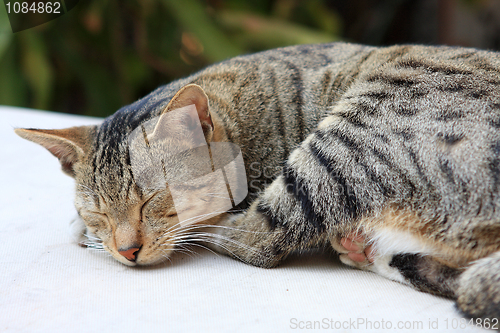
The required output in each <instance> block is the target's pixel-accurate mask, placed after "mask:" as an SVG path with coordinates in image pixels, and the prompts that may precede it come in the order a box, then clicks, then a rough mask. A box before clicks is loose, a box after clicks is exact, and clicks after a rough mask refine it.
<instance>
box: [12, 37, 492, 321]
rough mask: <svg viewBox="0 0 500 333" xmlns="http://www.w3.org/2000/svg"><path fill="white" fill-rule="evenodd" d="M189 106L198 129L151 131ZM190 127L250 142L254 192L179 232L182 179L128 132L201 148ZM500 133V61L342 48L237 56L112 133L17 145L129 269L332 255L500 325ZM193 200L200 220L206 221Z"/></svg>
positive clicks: (183, 170) (148, 105) (107, 127)
mask: <svg viewBox="0 0 500 333" xmlns="http://www.w3.org/2000/svg"><path fill="white" fill-rule="evenodd" d="M190 106H191V107H192V106H194V107H195V109H193V110H196V112H197V114H198V117H197V118H198V119H193V118H192V117H187V118H186V117H184V118H182V117H180V118H179V119H177V118H175V117H171V120H170V121H160V120H158V121H156V122H154V120H155V119H158V117H160V116H162V115H168V114H169V112H173V111H174V110H178V109H182V108H187V107H190ZM194 118H196V117H194ZM151 121H153V125H151V126H150V128H149V130H146V127H144V126H143V124H145V123H148V124H150V123H151ZM193 121H194V124H195V125H196V124H199V126H200V127H201V129H202V132H200V133H202V134H201V135H202V136H203V138H204V140H205V141H206V143H207V144H208V147H209V148H210V146H211V145H213V144H215V143H220V142H231V143H234V144H236V145H237V146H239V148H240V149H241V153H242V156H243V161H244V166H245V170H246V173H247V183H248V196H247V197H246V199H245V200H244V201H243V202H242V203H240V204H239V205H238V206H237V207H235V208H233V209H232V211H231V212H230V213H223V214H221V212H220V211H217V212H216V214H199V215H198V218H196V216H195V218H192V219H190V220H189V221H187V222H186V221H184V223H181V222H180V219H179V214H178V211H177V210H176V208H175V205H174V201H173V200H174V199H173V196H174V194H173V192H172V190H171V189H169V185H168V184H167V185H165V186H145V185H144V184H143V183H140V182H139V181H138V178H140V177H139V176H138V175H137V174H134V170H133V169H134V168H133V166H132V164H133V163H132V162H131V148H130V147H131V141H130V136H131V134H132V133H133V131H134V130H140V131H141V132H139V133H142V134H140V135H139V137H140V136H141V135H143V140H145V142H146V143H147V144H148V145H149V140H150V139H151V138H153V137H155V135H156V134H155V133H161V132H162V131H166V129H165V128H163V127H164V126H166V127H168V128H169V129H175V133H176V134H175V135H171V137H170V139H169V141H168V142H169V143H168V144H169V145H172V146H175V147H179V146H182V147H184V146H186V147H192V145H190V143H188V142H187V141H189V139H188V137H189V135H186V133H189V131H190V129H191V128H192V127H193V126H192V125H193ZM141 126H142V127H141ZM148 126H149V125H148ZM499 127H500V54H498V53H493V52H486V51H479V50H474V49H465V48H452V47H424V46H394V47H387V48H375V47H367V46H360V45H352V44H343V43H334V44H324V45H308V46H295V47H287V48H282V49H277V50H271V51H267V52H262V53H258V54H254V55H248V56H241V57H237V58H234V59H230V60H227V61H225V62H222V63H219V64H216V65H213V66H211V67H208V68H207V69H205V70H203V71H201V72H199V73H196V74H194V75H192V76H190V77H188V78H185V79H181V80H178V81H175V82H172V83H171V84H169V85H166V86H163V87H160V88H158V89H157V90H155V91H153V92H152V93H151V94H149V95H148V96H146V97H144V98H142V99H141V100H139V101H137V102H135V103H133V104H131V105H129V106H126V107H124V108H122V109H120V110H118V111H117V112H116V113H115V114H114V115H112V116H110V117H109V118H106V119H105V120H104V122H103V123H102V124H101V125H100V126H83V127H73V128H68V129H62V130H38V129H16V133H17V134H19V135H20V136H22V137H23V138H26V139H28V140H31V141H34V142H36V143H39V144H41V145H42V146H44V147H45V148H47V149H48V150H49V151H50V152H51V153H52V154H54V155H55V156H56V157H57V158H59V160H60V162H61V165H62V169H63V171H64V172H66V173H67V174H69V175H71V176H72V177H74V178H75V181H76V200H75V205H76V208H77V210H78V213H79V216H80V217H81V220H82V221H83V222H84V223H85V228H86V229H87V232H88V233H89V234H92V235H94V236H95V237H96V239H98V241H96V242H90V243H89V244H91V246H102V247H104V248H105V249H106V250H107V251H109V252H110V253H111V254H112V255H113V257H114V258H116V259H117V260H118V261H120V262H122V263H124V264H127V265H136V264H137V265H150V264H156V263H158V262H161V261H163V260H165V258H168V257H169V256H170V255H171V252H172V251H175V249H181V250H182V247H183V246H184V245H185V244H187V243H191V242H202V243H208V244H209V245H210V246H211V247H212V248H215V249H216V250H217V251H219V252H222V253H225V254H228V255H230V256H233V257H235V258H238V259H240V260H242V261H244V262H247V263H250V264H253V265H257V266H261V267H272V266H275V265H277V264H278V263H279V262H280V261H281V260H283V259H284V258H285V257H286V256H287V255H288V254H289V253H291V252H296V251H299V252H300V251H301V250H306V249H310V248H315V247H321V246H325V245H328V244H331V246H332V247H333V248H334V249H335V250H336V251H337V252H339V253H340V254H341V260H342V261H343V262H344V263H346V264H348V265H352V266H355V267H358V268H361V269H366V270H371V271H374V272H376V273H378V274H381V275H383V276H385V277H388V278H390V279H393V280H396V281H400V282H403V283H406V284H409V285H412V286H414V287H415V288H417V289H419V290H423V291H427V292H431V293H434V294H438V295H444V296H448V297H452V298H454V299H456V300H457V304H458V307H459V309H460V310H461V311H463V312H464V313H465V314H467V315H468V316H473V317H483V318H493V317H496V318H499V317H500V163H499V162H500V132H499ZM148 131H149V132H148ZM148 147H149V146H148ZM162 147H163V149H166V150H168V149H169V148H168V147H169V146H168V145H167V144H164V145H163V146H162ZM144 151H146V150H144ZM143 154H144V155H140V154H139V157H140V156H144V160H148V158H152V157H151V156H153V155H154V154H150V155H151V156H149V155H148V156H149V157H148V156H146V155H147V153H143ZM136 155H137V154H136ZM190 156H191V157H192V156H196V155H190ZM134 159H135V160H137V156H136V157H135V158H134ZM139 160H141V159H140V158H139ZM148 161H149V160H148ZM186 161H187V160H186V159H182V158H180V159H176V158H172V159H171V160H170V162H169V163H170V164H169V165H170V167H169V168H165V167H163V169H162V170H163V171H162V173H163V176H165V177H167V178H168V177H170V178H168V179H175V178H176V177H179V178H183V177H186V176H187V177H189V175H190V174H189V172H190V170H192V169H193V168H195V169H196V168H197V167H196V165H197V163H196V162H193V159H191V160H190V161H191V162H190V163H188V162H186ZM212 161H213V159H212ZM211 166H212V169H211V170H212V171H215V168H214V164H213V162H212V164H211ZM147 167H148V166H147V163H146V165H145V166H144V168H147ZM269 170H271V171H273V170H274V172H269ZM150 173H151V172H150ZM172 173H174V175H172ZM167 178H166V179H167ZM229 181H230V179H229ZM226 183H227V182H226ZM197 191H198V192H199V193H198V192H197ZM200 191H201V192H202V190H200V189H199V188H198V187H194V190H193V191H192V192H190V193H191V194H189V195H193V196H200V195H204V194H200V193H201V192H200ZM205 192H206V191H205ZM205 192H203V193H205ZM186 193H187V192H186ZM212 194H213V193H212ZM189 195H186V196H188V198H185V199H186V200H185V205H186V207H188V210H189V209H192V210H196V209H201V208H203V207H201V208H200V207H198V206H197V205H195V204H193V202H195V201H194V200H191V198H190V197H189ZM214 196H216V195H206V197H205V199H204V200H203V201H204V202H206V205H207V207H210V206H211V205H213V200H215V199H213V197H214ZM198 202H199V201H198ZM235 204H236V203H235ZM202 206H203V205H202ZM201 211H203V209H202V210H201ZM99 244H102V245H99ZM497 320H498V319H497Z"/></svg>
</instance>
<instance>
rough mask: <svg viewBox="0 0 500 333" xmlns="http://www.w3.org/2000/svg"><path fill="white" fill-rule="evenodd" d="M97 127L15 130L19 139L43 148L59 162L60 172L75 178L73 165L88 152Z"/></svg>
mask: <svg viewBox="0 0 500 333" xmlns="http://www.w3.org/2000/svg"><path fill="white" fill-rule="evenodd" d="M96 128H97V126H79V127H70V128H65V129H57V130H44V129H34V128H16V129H15V130H14V131H15V132H16V134H17V135H19V136H20V137H22V138H24V139H26V140H30V141H33V142H35V143H38V144H39V145H41V146H43V147H45V148H46V149H47V150H48V151H50V152H51V153H52V155H54V156H55V157H57V158H58V159H59V162H61V167H62V170H63V171H64V172H65V173H66V174H68V175H70V176H71V177H75V171H74V169H73V167H74V164H75V163H77V162H78V161H79V160H81V159H83V158H84V156H85V155H86V154H87V153H88V152H89V150H90V144H91V142H92V140H93V137H94V135H95V132H96Z"/></svg>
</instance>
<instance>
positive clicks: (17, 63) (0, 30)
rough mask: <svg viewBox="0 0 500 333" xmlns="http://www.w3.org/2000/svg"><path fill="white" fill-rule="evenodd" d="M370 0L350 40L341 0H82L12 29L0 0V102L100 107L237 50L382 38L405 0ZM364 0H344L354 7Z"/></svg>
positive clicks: (105, 110)
mask: <svg viewBox="0 0 500 333" xmlns="http://www.w3.org/2000/svg"><path fill="white" fill-rule="evenodd" d="M348 2H349V1H345V3H348ZM376 2H377V3H378V7H377V8H382V9H383V15H379V16H377V17H378V18H379V20H378V21H377V22H378V23H377V24H376V25H375V28H370V29H368V33H367V34H365V35H366V36H368V37H367V38H364V39H363V38H358V39H357V40H356V38H354V39H353V38H352V37H351V38H349V36H348V34H346V33H345V27H346V26H347V24H346V21H348V20H349V19H348V18H347V19H346V18H344V17H342V15H341V14H340V13H339V11H338V10H337V9H336V8H339V5H338V3H342V1H327V0H307V1H301V0H273V1H265V0H253V1H246V0H227V1H224V0H210V1H209V0H207V1H204V0H87V1H84V0H81V1H80V2H79V4H78V5H77V6H76V7H75V8H74V9H73V10H71V11H70V12H68V13H67V14H65V15H63V16H62V17H60V18H57V19H55V20H53V21H50V22H48V23H45V24H43V25H40V26H38V27H35V28H32V29H28V30H24V31H21V32H18V33H16V34H13V33H12V32H11V31H10V26H9V22H8V18H7V14H6V11H5V7H4V6H3V5H2V4H0V104H4V105H14V106H22V107H30V108H36V109H42V110H53V111H62V112H69V113H77V114H85V115H92V116H107V115H109V114H112V113H113V112H114V111H116V110H117V109H118V108H120V107H121V106H123V105H126V104H129V103H131V102H133V101H134V100H136V99H138V98H140V97H141V96H144V95H145V94H147V93H148V92H150V91H151V90H153V89H154V88H156V87H157V86H159V85H161V84H165V83H168V82H170V81H171V80H174V79H176V78H179V77H183V76H186V75H189V74H190V73H193V72H195V71H197V70H199V69H200V68H202V67H204V66H206V65H208V64H210V63H213V62H217V61H221V60H224V59H226V58H229V57H232V56H235V55H238V54H244V53H250V52H255V51H259V50H264V49H269V48H274V47H279V46H286V45H292V44H301V43H322V42H331V41H337V40H340V39H344V40H346V39H349V40H353V41H360V42H364V43H370V44H379V43H383V42H384V39H383V38H384V36H386V35H387V29H389V27H390V25H391V22H393V21H394V17H395V15H396V12H397V10H398V8H399V7H400V6H402V5H403V4H405V3H408V1H405V0H390V1H389V0H388V1H376ZM467 2H468V3H472V4H474V3H475V1H471V0H468V1H467ZM335 3H337V6H336V5H335ZM364 3H367V1H363V0H357V1H351V4H354V5H357V6H358V7H357V8H358V9H356V10H357V11H358V12H360V13H364V11H365V9H364V8H368V7H367V5H364ZM381 5H382V7H380V6H381ZM343 6H344V7H345V4H344V5H343ZM384 6H385V7H384ZM340 7H342V6H340ZM344 9H345V8H344ZM351 11H352V10H351ZM344 12H346V10H344ZM366 13H368V14H369V13H370V11H369V9H366ZM366 13H365V14H366ZM370 17H373V15H371V16H370V15H368V16H367V18H368V19H369V18H370ZM356 22H361V23H363V17H362V16H361V18H360V19H358V20H357V21H356ZM357 24H358V25H359V23H357ZM352 26H353V25H352V24H351V25H350V27H351V31H352V29H353V28H352ZM354 26H356V24H354ZM389 41H390V40H389ZM385 42H388V41H387V40H386V41H385Z"/></svg>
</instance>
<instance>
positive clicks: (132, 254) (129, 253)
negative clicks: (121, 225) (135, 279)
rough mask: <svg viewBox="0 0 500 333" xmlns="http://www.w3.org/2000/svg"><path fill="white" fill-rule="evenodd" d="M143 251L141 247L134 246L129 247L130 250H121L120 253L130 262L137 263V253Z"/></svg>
mask: <svg viewBox="0 0 500 333" xmlns="http://www.w3.org/2000/svg"><path fill="white" fill-rule="evenodd" d="M140 250H141V247H140V246H139V247H138V246H134V247H129V248H128V249H119V250H118V253H120V254H121V255H122V256H124V257H125V258H127V260H129V261H135V259H136V258H137V253H138V252H139V251H140Z"/></svg>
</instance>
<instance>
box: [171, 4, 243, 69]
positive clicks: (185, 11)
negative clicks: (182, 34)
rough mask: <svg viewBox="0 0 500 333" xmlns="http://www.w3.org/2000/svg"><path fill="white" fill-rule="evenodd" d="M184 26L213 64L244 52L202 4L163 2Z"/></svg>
mask: <svg viewBox="0 0 500 333" xmlns="http://www.w3.org/2000/svg"><path fill="white" fill-rule="evenodd" d="M163 3H164V4H165V6H166V7H167V8H168V9H169V10H170V11H171V12H172V13H173V14H175V17H176V19H177V20H179V22H180V23H181V24H182V26H183V27H184V28H185V29H186V30H188V31H189V32H191V33H193V34H194V35H196V37H198V39H199V40H200V42H201V43H202V45H203V48H204V54H205V56H206V57H207V59H208V60H209V61H211V62H214V61H221V60H224V59H226V58H229V57H234V56H236V55H239V54H241V53H242V52H243V50H242V49H240V48H239V47H237V46H235V45H234V44H233V43H231V41H230V40H229V39H228V38H227V37H226V36H225V35H224V33H223V32H222V31H221V30H220V29H219V28H218V27H217V25H216V24H215V23H214V22H213V21H212V20H211V19H210V17H209V16H208V15H207V13H206V10H205V9H204V8H203V5H202V2H200V1H197V0H182V1H179V0H163Z"/></svg>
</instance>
